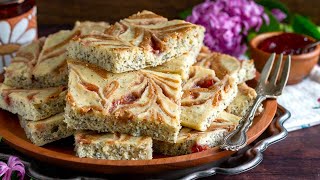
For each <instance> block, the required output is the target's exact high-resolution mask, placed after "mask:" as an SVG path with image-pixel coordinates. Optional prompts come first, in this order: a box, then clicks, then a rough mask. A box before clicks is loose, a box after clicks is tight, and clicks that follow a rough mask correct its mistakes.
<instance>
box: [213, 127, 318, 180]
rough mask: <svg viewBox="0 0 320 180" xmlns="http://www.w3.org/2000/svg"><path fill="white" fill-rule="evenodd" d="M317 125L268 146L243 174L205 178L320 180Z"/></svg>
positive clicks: (290, 134)
mask: <svg viewBox="0 0 320 180" xmlns="http://www.w3.org/2000/svg"><path fill="white" fill-rule="evenodd" d="M319 132H320V126H319V125H318V126H315V127H311V128H307V129H302V130H298V131H294V132H290V133H289V136H288V137H287V138H286V139H285V140H283V141H281V142H279V143H277V144H276V145H273V146H271V147H269V148H268V149H267V150H266V151H265V152H264V153H263V154H264V160H263V161H262V163H261V164H260V165H259V166H257V167H256V168H254V169H253V170H250V171H248V172H246V173H243V174H239V175H234V176H223V175H217V176H214V177H210V178H208V179H219V180H220V179H221V180H233V179H266V180H277V179H320V143H319Z"/></svg>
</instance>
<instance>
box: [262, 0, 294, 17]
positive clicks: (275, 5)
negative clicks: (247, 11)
mask: <svg viewBox="0 0 320 180" xmlns="http://www.w3.org/2000/svg"><path fill="white" fill-rule="evenodd" d="M256 2H257V3H258V4H260V5H262V6H264V7H265V8H267V9H268V10H269V11H271V10H272V9H280V10H281V11H282V12H284V13H285V14H286V15H287V16H290V11H289V9H288V7H287V6H286V5H285V4H283V3H282V2H280V1H279V0H257V1H256Z"/></svg>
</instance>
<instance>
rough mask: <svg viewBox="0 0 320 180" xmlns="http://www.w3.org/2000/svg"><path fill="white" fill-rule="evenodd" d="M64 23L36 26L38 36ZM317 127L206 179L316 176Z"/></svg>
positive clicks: (319, 169) (319, 164) (319, 159)
mask: <svg viewBox="0 0 320 180" xmlns="http://www.w3.org/2000/svg"><path fill="white" fill-rule="evenodd" d="M64 28H70V27H68V26H63V25H62V26H58V27H57V26H56V27H47V26H40V28H39V29H40V30H39V36H43V35H48V34H50V33H53V32H55V31H57V30H59V29H64ZM319 132H320V126H315V127H311V128H308V129H302V130H298V131H294V132H290V133H289V136H288V137H287V138H286V139H285V140H283V141H280V142H279V143H277V144H275V145H272V146H271V147H269V148H268V149H267V150H266V151H265V152H264V160H263V162H262V163H261V164H260V165H259V166H258V167H256V168H254V169H252V170H250V171H248V172H245V173H242V174H239V175H233V176H224V175H216V176H213V177H211V178H210V179H268V180H273V179H320V136H319Z"/></svg>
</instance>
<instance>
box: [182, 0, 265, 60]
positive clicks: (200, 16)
mask: <svg viewBox="0 0 320 180" xmlns="http://www.w3.org/2000/svg"><path fill="white" fill-rule="evenodd" d="M263 20H265V21H266V23H269V18H268V16H267V15H266V14H265V13H264V9H263V7H262V6H260V5H258V4H256V3H255V2H254V1H253V0H232V1H231V0H216V1H210V0H206V1H205V2H203V3H201V4H199V5H197V6H195V7H194V8H193V10H192V14H191V15H190V16H188V17H187V21H189V22H192V23H195V24H200V25H203V26H204V27H205V28H206V33H205V39H204V43H205V44H206V45H207V46H208V47H209V48H210V49H211V50H214V51H218V52H222V53H226V54H230V55H233V56H237V57H239V56H240V55H242V54H243V53H244V52H245V51H246V49H247V46H246V44H245V42H244V37H245V35H247V34H248V32H249V30H250V29H254V30H255V31H258V30H259V29H260V27H261V25H262V24H263Z"/></svg>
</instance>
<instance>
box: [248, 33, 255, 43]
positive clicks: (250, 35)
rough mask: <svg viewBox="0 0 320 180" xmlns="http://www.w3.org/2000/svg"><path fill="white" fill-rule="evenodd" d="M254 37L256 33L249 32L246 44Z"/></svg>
mask: <svg viewBox="0 0 320 180" xmlns="http://www.w3.org/2000/svg"><path fill="white" fill-rule="evenodd" d="M256 35H257V33H256V32H249V34H248V36H247V42H249V41H251V39H253V38H254V37H255V36H256Z"/></svg>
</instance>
